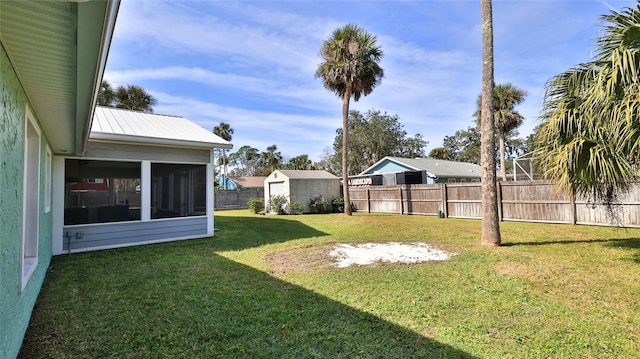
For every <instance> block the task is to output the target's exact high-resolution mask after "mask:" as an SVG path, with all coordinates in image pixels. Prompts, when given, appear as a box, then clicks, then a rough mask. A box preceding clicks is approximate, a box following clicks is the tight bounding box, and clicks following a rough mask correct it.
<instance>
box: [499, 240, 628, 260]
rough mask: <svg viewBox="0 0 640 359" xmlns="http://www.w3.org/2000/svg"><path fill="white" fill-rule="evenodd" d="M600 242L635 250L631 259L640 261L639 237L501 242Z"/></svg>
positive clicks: (528, 244)
mask: <svg viewBox="0 0 640 359" xmlns="http://www.w3.org/2000/svg"><path fill="white" fill-rule="evenodd" d="M589 243H594V244H595V243H602V244H607V245H610V246H611V247H615V248H622V249H629V250H635V251H634V253H633V256H632V258H633V261H634V262H637V263H640V238H611V239H585V240H566V241H562V240H558V241H540V242H518V243H503V244H502V245H503V246H505V247H513V246H547V245H557V244H589Z"/></svg>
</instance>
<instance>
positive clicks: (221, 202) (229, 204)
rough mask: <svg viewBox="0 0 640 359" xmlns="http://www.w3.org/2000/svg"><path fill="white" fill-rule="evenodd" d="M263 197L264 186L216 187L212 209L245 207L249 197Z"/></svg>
mask: <svg viewBox="0 0 640 359" xmlns="http://www.w3.org/2000/svg"><path fill="white" fill-rule="evenodd" d="M253 197H259V198H264V188H262V187H260V188H240V189H216V190H215V191H214V195H213V203H214V204H213V207H214V209H245V208H249V206H248V205H247V202H249V199H250V198H253Z"/></svg>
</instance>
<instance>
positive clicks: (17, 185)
mask: <svg viewBox="0 0 640 359" xmlns="http://www.w3.org/2000/svg"><path fill="white" fill-rule="evenodd" d="M26 106H27V97H26V95H25V92H24V90H23V89H22V86H21V84H20V81H19V80H18V77H17V75H16V73H15V71H14V69H13V66H12V64H11V63H10V62H9V58H8V57H7V54H6V52H5V50H4V48H3V47H2V46H0V123H1V125H0V190H1V195H0V213H1V215H0V358H3V359H4V358H15V357H16V356H17V354H18V352H19V350H20V346H21V345H22V339H23V337H24V333H25V331H26V329H27V326H28V324H29V318H30V317H31V311H32V309H33V306H34V304H35V301H36V299H37V297H38V293H39V291H40V287H41V286H42V282H43V281H44V277H45V274H46V271H47V268H48V267H49V263H50V261H51V247H52V243H51V237H52V216H51V212H49V213H46V214H45V213H44V183H45V182H44V180H45V178H44V176H45V169H44V162H45V151H46V150H45V148H46V144H47V142H46V136H45V134H44V133H42V134H41V140H42V142H41V146H40V148H41V155H40V191H39V192H40V210H39V213H40V218H39V220H40V227H39V234H40V235H39V245H38V266H37V267H36V270H35V272H34V273H33V274H32V276H31V278H30V279H29V282H28V283H27V286H26V287H25V289H24V290H23V291H21V290H20V287H21V285H20V283H21V282H20V281H21V273H20V270H21V258H22V196H23V171H24V128H25V124H24V121H25V107H26ZM33 115H34V116H35V117H36V119H37V114H36V113H34V114H33Z"/></svg>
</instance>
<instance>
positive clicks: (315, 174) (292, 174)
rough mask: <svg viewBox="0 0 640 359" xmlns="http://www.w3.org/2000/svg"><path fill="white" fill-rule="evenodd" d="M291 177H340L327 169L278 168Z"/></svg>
mask: <svg viewBox="0 0 640 359" xmlns="http://www.w3.org/2000/svg"><path fill="white" fill-rule="evenodd" d="M274 172H280V173H282V174H283V175H284V176H286V177H288V178H289V179H339V178H338V177H336V176H334V175H332V174H331V173H329V172H327V171H307V170H276V171H274Z"/></svg>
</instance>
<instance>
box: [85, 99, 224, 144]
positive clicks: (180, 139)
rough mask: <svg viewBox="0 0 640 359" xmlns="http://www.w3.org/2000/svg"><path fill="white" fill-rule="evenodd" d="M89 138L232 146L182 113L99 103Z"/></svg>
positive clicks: (149, 142) (150, 142)
mask: <svg viewBox="0 0 640 359" xmlns="http://www.w3.org/2000/svg"><path fill="white" fill-rule="evenodd" d="M89 138H90V139H92V140H111V141H123V142H134V143H148V144H158V145H173V146H185V147H208V148H211V147H215V148H231V143H229V142H227V141H225V140H223V139H222V138H220V137H218V136H216V135H215V134H213V132H211V131H207V130H206V129H204V128H203V127H200V125H198V124H196V123H194V122H191V121H189V120H188V119H186V118H184V117H177V116H167V115H157V114H154V113H148V112H140V111H131V110H123V109H118V108H112V107H100V106H98V107H96V111H95V115H94V118H93V126H92V127H91V134H90V136H89Z"/></svg>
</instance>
